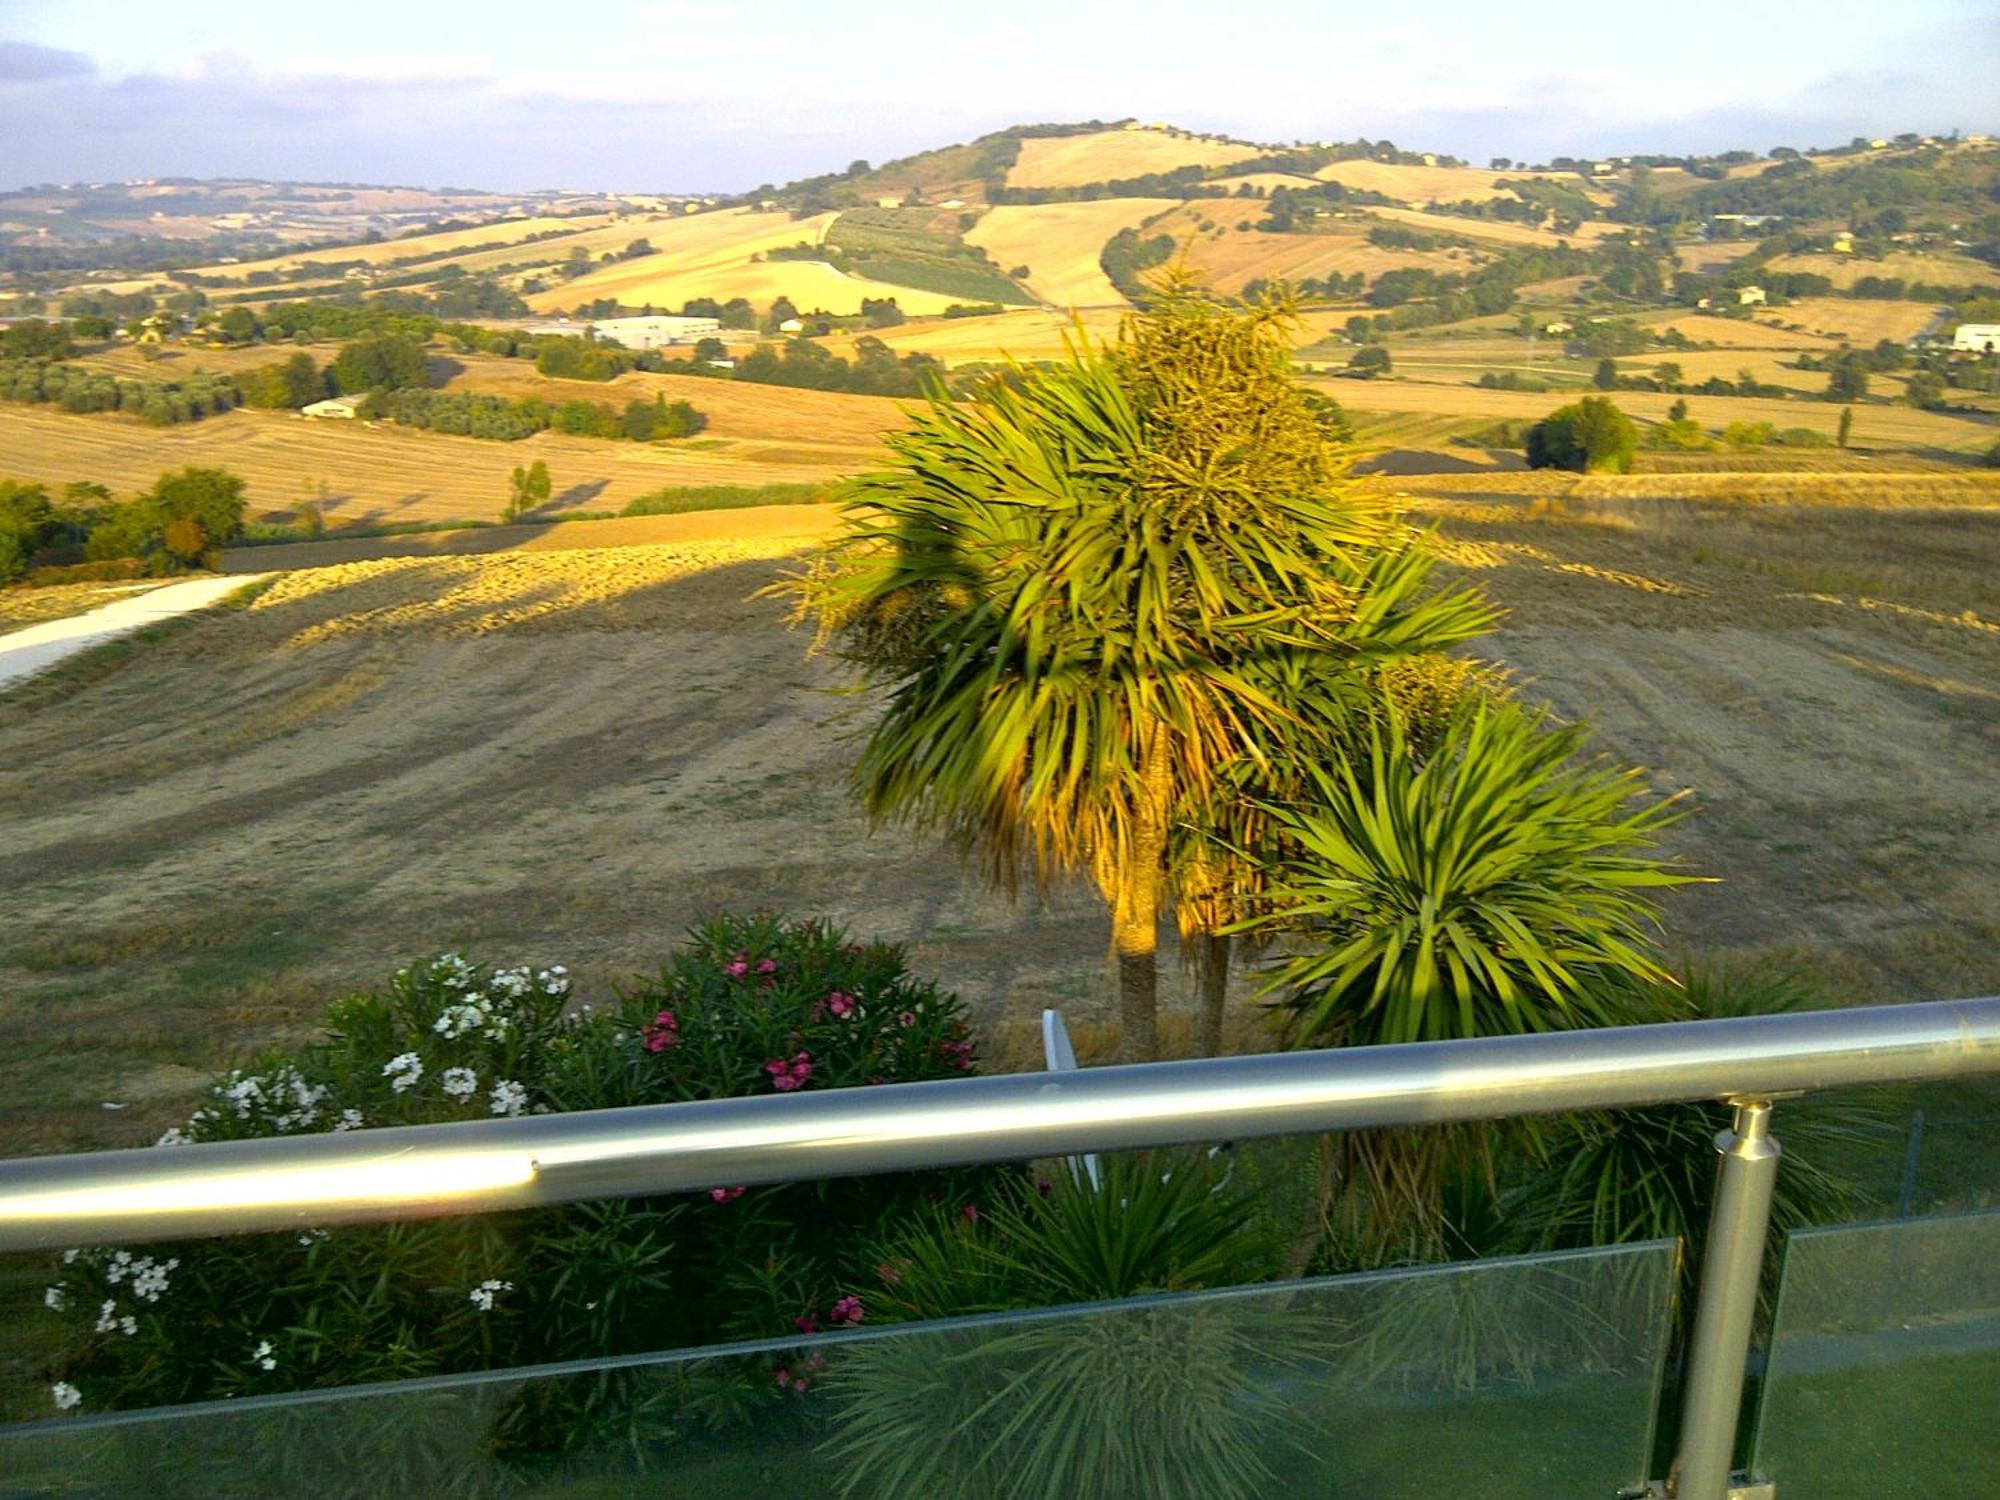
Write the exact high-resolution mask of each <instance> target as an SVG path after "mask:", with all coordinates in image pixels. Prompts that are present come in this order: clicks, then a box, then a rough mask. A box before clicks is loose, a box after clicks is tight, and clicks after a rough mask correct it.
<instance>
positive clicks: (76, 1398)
mask: <svg viewBox="0 0 2000 1500" xmlns="http://www.w3.org/2000/svg"><path fill="white" fill-rule="evenodd" d="M49 1395H50V1397H51V1398H52V1399H53V1400H54V1401H55V1403H56V1410H57V1411H68V1410H69V1409H70V1408H71V1407H72V1406H75V1405H76V1404H77V1403H78V1402H80V1401H81V1400H83V1392H82V1391H80V1390H78V1389H77V1388H76V1387H75V1386H73V1385H71V1384H70V1383H69V1382H68V1381H67V1380H58V1381H57V1382H56V1383H55V1384H54V1385H52V1386H50V1387H49Z"/></svg>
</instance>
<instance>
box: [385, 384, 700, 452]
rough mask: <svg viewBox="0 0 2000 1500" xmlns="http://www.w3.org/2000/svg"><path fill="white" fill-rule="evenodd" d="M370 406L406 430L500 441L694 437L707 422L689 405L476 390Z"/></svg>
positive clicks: (405, 395)
mask: <svg viewBox="0 0 2000 1500" xmlns="http://www.w3.org/2000/svg"><path fill="white" fill-rule="evenodd" d="M370 407H371V409H373V410H374V411H376V412H378V413H379V414H380V415H382V416H385V417H387V418H389V419H390V420H391V421H393V422H397V423H400V424H401V425H403V426H406V427H427V428H430V429H431V430H433V431H435V432H446V433H452V434H455V435H457V436H460V437H477V438H495V439H498V440H500V441H502V442H516V441H518V440H520V439H521V438H525V437H532V436H533V435H534V434H536V433H538V432H542V431H545V430H548V429H550V428H553V429H554V430H555V431H557V432H562V433H568V434H570V435H571V436H574V437H597V438H624V439H629V440H631V441H633V442H640V443H644V442H651V441H652V440H654V439H655V438H683V437H693V436H694V435H695V434H696V433H697V432H700V431H701V430H702V429H703V428H704V427H706V426H707V425H708V418H707V417H706V416H705V415H704V414H703V413H701V412H699V411H697V410H695V408H694V407H693V405H691V404H690V403H689V402H686V401H668V400H667V398H666V397H665V396H664V395H659V396H655V397H654V398H653V399H652V400H651V401H646V400H641V399H638V398H634V399H633V400H632V401H629V402H627V403H626V405H625V407H624V409H623V410H622V411H621V410H620V409H619V408H617V407H615V406H612V405H611V404H610V403H608V402H602V401H583V400H572V401H558V402H549V401H545V400H543V399H542V398H541V397H539V396H526V397H523V398H522V399H520V400H518V401H509V400H507V399H506V398H505V397H502V396H493V395H487V394H484V393H480V392H473V391H427V390H407V389H406V390H394V391H387V392H384V393H383V394H381V395H379V396H377V397H375V398H374V399H373V400H372V401H371V402H370Z"/></svg>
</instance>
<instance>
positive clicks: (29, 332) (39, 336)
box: [0, 318, 76, 359]
mask: <svg viewBox="0 0 2000 1500" xmlns="http://www.w3.org/2000/svg"><path fill="white" fill-rule="evenodd" d="M74 353H76V343H75V341H74V340H72V339H71V338H70V330H69V329H67V328H65V327H63V325H62V324H60V323H52V322H47V321H44V320H43V319H41V318H28V319H26V320H25V321H23V322H19V323H15V324H12V325H10V326H8V327H6V328H0V358H5V359H68V358H69V357H70V356H71V355H72V354H74Z"/></svg>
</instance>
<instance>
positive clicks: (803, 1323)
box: [792, 1313, 819, 1333]
mask: <svg viewBox="0 0 2000 1500" xmlns="http://www.w3.org/2000/svg"><path fill="white" fill-rule="evenodd" d="M792 1327H794V1328H796V1329H797V1330H798V1331H799V1332H800V1333H818V1332H819V1320H818V1319H817V1318H815V1317H814V1316H813V1315H812V1314H811V1313H807V1314H806V1315H805V1316H804V1317H802V1318H794V1319H792Z"/></svg>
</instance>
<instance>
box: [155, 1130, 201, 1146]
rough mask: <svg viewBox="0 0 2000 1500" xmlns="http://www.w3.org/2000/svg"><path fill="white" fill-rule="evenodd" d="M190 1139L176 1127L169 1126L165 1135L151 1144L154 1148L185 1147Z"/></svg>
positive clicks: (183, 1131)
mask: <svg viewBox="0 0 2000 1500" xmlns="http://www.w3.org/2000/svg"><path fill="white" fill-rule="evenodd" d="M191 1139H192V1138H191V1137H190V1136H189V1135H188V1133H187V1132H186V1131H185V1130H182V1129H181V1128H180V1126H178V1125H169V1126H168V1127H167V1131H166V1134H165V1135H163V1136H161V1137H160V1138H159V1139H158V1140H157V1141H155V1142H153V1144H154V1145H155V1146H185V1145H187V1144H188V1142H189V1141H190V1140H191Z"/></svg>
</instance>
